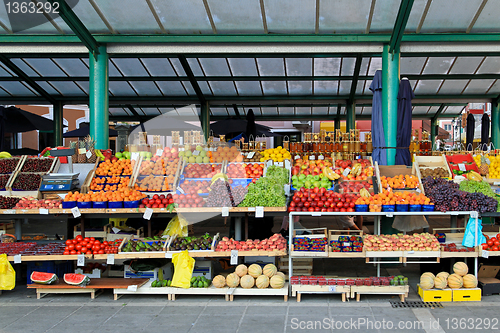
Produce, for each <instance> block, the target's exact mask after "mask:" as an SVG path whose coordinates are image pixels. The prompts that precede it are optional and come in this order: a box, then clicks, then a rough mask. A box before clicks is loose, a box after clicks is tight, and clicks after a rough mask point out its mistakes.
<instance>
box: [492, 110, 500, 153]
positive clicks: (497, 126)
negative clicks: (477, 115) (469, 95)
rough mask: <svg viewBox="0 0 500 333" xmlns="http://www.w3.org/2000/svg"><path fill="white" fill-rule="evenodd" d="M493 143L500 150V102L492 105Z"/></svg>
mask: <svg viewBox="0 0 500 333" xmlns="http://www.w3.org/2000/svg"><path fill="white" fill-rule="evenodd" d="M491 143H493V146H494V147H495V149H500V102H498V101H497V102H493V103H491Z"/></svg>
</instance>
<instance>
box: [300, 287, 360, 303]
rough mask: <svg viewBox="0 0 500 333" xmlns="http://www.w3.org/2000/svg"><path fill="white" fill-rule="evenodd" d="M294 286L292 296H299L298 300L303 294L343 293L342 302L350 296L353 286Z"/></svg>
mask: <svg viewBox="0 0 500 333" xmlns="http://www.w3.org/2000/svg"><path fill="white" fill-rule="evenodd" d="M291 286H292V297H297V302H300V301H301V298H302V294H341V295H342V302H345V301H346V300H347V298H349V297H350V291H351V286H319V285H315V286H313V285H301V284H295V285H291Z"/></svg>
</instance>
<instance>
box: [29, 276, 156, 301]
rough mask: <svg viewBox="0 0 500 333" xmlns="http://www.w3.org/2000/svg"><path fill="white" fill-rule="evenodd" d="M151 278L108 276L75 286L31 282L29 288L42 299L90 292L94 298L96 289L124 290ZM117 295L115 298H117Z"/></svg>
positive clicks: (140, 284)
mask: <svg viewBox="0 0 500 333" xmlns="http://www.w3.org/2000/svg"><path fill="white" fill-rule="evenodd" d="M148 281H149V279H124V278H108V279H91V280H90V284H89V285H87V286H85V287H79V286H73V285H69V284H67V283H65V282H64V281H59V282H58V283H56V284H36V283H33V284H29V285H28V288H29V289H36V298H37V299H40V298H42V297H45V296H46V295H48V294H82V293H90V298H91V299H94V298H95V296H96V291H97V290H100V289H113V290H122V289H125V290H127V288H128V287H129V286H133V285H136V286H137V287H138V288H139V287H140V286H142V285H144V284H145V283H147V282H148ZM116 299H117V298H116V295H115V300H116Z"/></svg>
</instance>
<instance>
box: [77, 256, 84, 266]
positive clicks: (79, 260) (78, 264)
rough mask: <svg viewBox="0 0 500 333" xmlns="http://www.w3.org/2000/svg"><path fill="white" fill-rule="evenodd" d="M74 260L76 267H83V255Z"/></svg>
mask: <svg viewBox="0 0 500 333" xmlns="http://www.w3.org/2000/svg"><path fill="white" fill-rule="evenodd" d="M77 258H78V259H77V260H76V265H77V266H79V267H81V266H85V254H79V255H78V257H77Z"/></svg>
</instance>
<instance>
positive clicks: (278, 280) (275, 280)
mask: <svg viewBox="0 0 500 333" xmlns="http://www.w3.org/2000/svg"><path fill="white" fill-rule="evenodd" d="M269 284H270V285H271V288H273V289H281V288H283V287H284V286H285V279H284V278H283V277H281V276H279V275H274V276H273V277H272V278H271V280H269Z"/></svg>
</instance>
